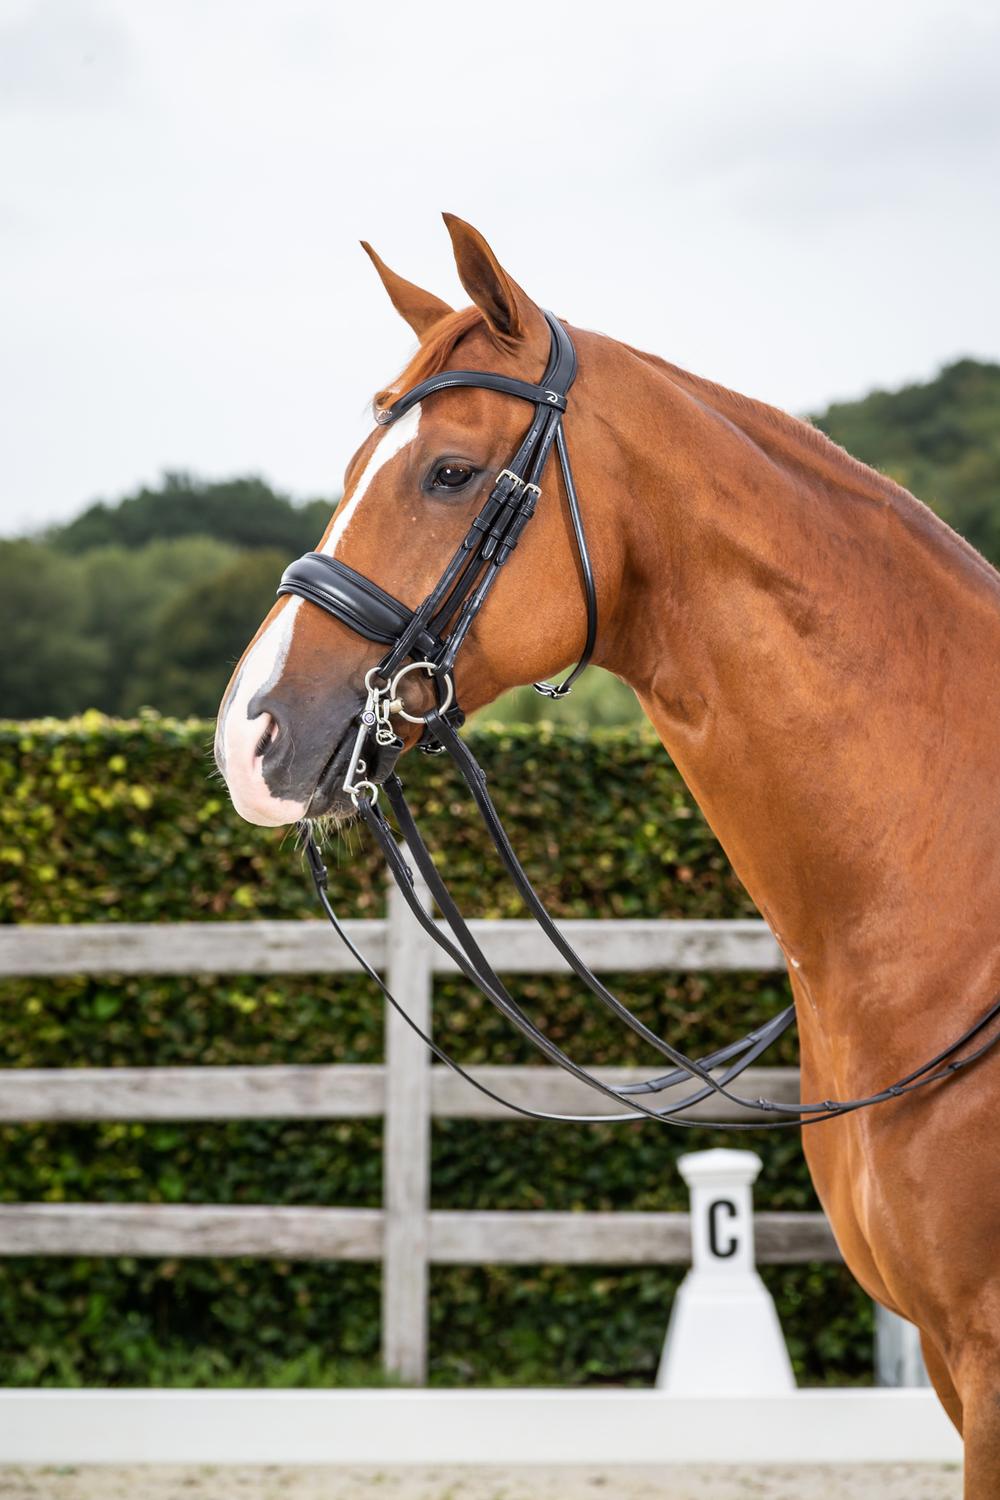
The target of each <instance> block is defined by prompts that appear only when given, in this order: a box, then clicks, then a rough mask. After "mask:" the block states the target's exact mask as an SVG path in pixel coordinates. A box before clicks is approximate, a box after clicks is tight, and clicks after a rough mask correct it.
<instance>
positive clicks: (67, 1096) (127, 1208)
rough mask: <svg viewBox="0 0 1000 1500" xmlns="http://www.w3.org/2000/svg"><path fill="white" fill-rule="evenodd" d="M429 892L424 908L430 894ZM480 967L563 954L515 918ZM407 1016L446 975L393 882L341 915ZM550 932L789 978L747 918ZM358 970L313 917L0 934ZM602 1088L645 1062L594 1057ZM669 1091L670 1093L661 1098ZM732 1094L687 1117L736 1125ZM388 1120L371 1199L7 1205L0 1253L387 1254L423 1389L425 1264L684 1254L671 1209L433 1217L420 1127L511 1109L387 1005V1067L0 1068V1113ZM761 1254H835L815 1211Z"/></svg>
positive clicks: (782, 1084) (168, 969) (768, 939)
mask: <svg viewBox="0 0 1000 1500" xmlns="http://www.w3.org/2000/svg"><path fill="white" fill-rule="evenodd" d="M421 897H422V899H423V900H424V902H425V905H426V904H427V901H428V898H427V893H426V890H423V889H421ZM471 925H472V928H473V931H474V932H475V934H476V938H477V940H478V941H479V943H480V944H481V946H482V948H483V949H484V951H485V953H486V955H487V957H488V959H489V960H490V962H491V963H492V964H493V965H494V966H495V967H496V968H497V969H498V970H499V971H500V972H501V973H506V974H518V973H531V974H541V973H562V972H565V970H566V965H565V963H564V961H563V960H562V959H561V958H560V957H559V955H558V954H557V953H556V952H555V950H554V949H553V948H552V947H551V945H550V944H549V943H548V942H547V940H546V939H545V938H544V936H543V935H542V934H541V933H540V932H539V931H538V929H537V928H536V927H535V925H534V924H533V923H531V922H526V921H502V922H490V921H478V922H474V923H472V924H471ZM346 926H347V928H348V931H349V932H350V934H351V936H352V938H353V939H354V940H355V941H356V942H357V943H358V944H359V945H360V946H361V948H362V949H363V951H364V952H365V953H366V954H367V955H368V956H369V957H370V959H371V960H372V962H373V964H375V965H376V966H377V967H378V968H379V969H381V970H382V971H384V972H386V973H387V976H388V979H389V982H390V984H391V986H392V988H393V990H394V991H395V993H396V994H397V995H398V997H399V999H400V1000H401V1001H402V1003H403V1004H404V1005H405V1006H406V1008H407V1010H408V1011H409V1013H410V1014H411V1015H412V1016H413V1017H414V1019H415V1020H417V1022H418V1023H419V1024H423V1025H424V1027H425V1029H429V1028H430V1025H431V1011H432V992H433V983H434V977H435V976H436V975H439V974H445V973H450V972H454V970H453V966H452V964H451V962H450V960H449V959H448V958H447V957H446V955H444V954H442V953H441V952H440V950H438V949H437V948H435V947H434V945H433V944H432V943H430V941H429V939H428V938H427V937H426V936H425V934H423V933H422V932H421V930H420V929H419V927H418V926H417V924H416V923H415V922H414V921H413V918H412V916H411V914H410V913H409V912H408V911H407V910H406V907H405V904H404V903H403V901H402V898H401V897H400V896H399V894H398V892H396V891H395V889H391V890H390V892H389V899H388V907H387V914H386V917H385V919H384V920H371V921H354V922H348V923H347V924H346ZM560 927H561V928H562V930H563V931H564V932H565V933H566V934H567V936H568V937H569V938H570V940H571V941H572V942H573V943H574V945H575V946H576V947H577V949H578V950H579V951H580V953H581V954H582V955H583V957H584V958H585V959H586V960H587V961H588V963H590V964H591V966H592V967H593V968H594V969H595V970H597V971H599V972H604V973H608V972H614V971H630V972H637V971H642V970H648V971H654V970H668V969H674V970H734V969H742V970H763V971H766V970H781V969H783V968H784V961H783V958H782V955H781V952H780V949H779V948H778V945H777V943H776V942H775V940H774V938H773V936H772V935H771V933H770V931H769V930H768V928H767V927H766V926H765V924H764V923H763V922H759V921H738V922H722V921H712V922H690V921H655V920H654V921H645V920H631V919H629V920H613V921H567V922H562V923H560ZM347 972H351V973H353V972H354V965H353V962H352V960H351V959H350V957H349V955H348V954H347V953H346V952H345V951H344V950H343V949H342V948H341V946H340V945H339V944H338V943H337V942H336V941H335V939H333V937H332V935H331V933H330V931H329V929H328V928H327V926H326V924H325V923H318V922H311V921H309V922H246V923H170V924H144V923H139V924H117V923H116V924H99V923H98V924H91V925H87V926H72V925H66V926H35V927H20V928H9V927H8V928H0V975H3V974H6V975H8V976H15V975H20V976H52V975H69V974H111V975H114V974H190V975H199V974H205V975H212V974H221V973H242V974H248V973H249V974H277V973H281V974H309V973H334V974H337V973H347ZM471 1071H472V1073H473V1076H475V1077H477V1078H479V1079H480V1080H481V1081H482V1082H484V1083H486V1084H487V1085H488V1086H489V1087H490V1088H495V1089H496V1090H497V1091H498V1092H500V1093H502V1094H505V1095H506V1096H507V1097H509V1098H510V1099H511V1100H513V1101H514V1102H516V1103H518V1104H522V1105H525V1106H527V1107H529V1108H540V1109H549V1110H553V1111H556V1112H570V1111H573V1110H575V1109H578V1108H582V1109H584V1110H586V1111H587V1112H589V1113H598V1114H599V1113H605V1112H612V1111H613V1110H614V1109H615V1108H616V1105H615V1103H614V1101H612V1100H608V1099H604V1098H602V1097H601V1096H598V1095H595V1094H593V1093H591V1092H590V1091H589V1090H588V1089H586V1087H585V1086H583V1085H581V1084H579V1083H578V1082H577V1081H576V1080H574V1079H572V1078H570V1077H568V1076H567V1075H566V1074H564V1073H562V1072H561V1071H560V1070H558V1069H554V1068H550V1067H547V1066H526V1067H502V1066H501V1067H478V1068H474V1069H472V1070H471ZM597 1071H598V1073H599V1076H600V1077H602V1078H603V1079H605V1080H607V1081H608V1082H613V1083H626V1082H633V1081H635V1080H636V1079H637V1078H638V1077H639V1076H640V1073H639V1070H637V1069H633V1068H602V1069H599V1070H597ZM743 1087H744V1091H745V1092H746V1093H747V1094H749V1095H751V1096H752V1095H755V1094H761V1093H766V1094H769V1095H771V1096H772V1097H774V1098H778V1099H787V1100H791V1099H794V1098H795V1097H796V1095H797V1090H798V1075H797V1071H796V1070H795V1069H791V1068H755V1069H751V1070H749V1072H748V1073H747V1074H746V1075H745V1078H744V1084H743ZM664 1097H666V1098H669V1095H666V1096H664ZM743 1113H744V1112H743V1111H741V1110H740V1109H739V1108H738V1107H737V1106H733V1105H730V1104H728V1103H727V1102H726V1101H718V1102H717V1103H716V1102H706V1104H704V1105H701V1106H696V1107H695V1108H694V1109H692V1110H691V1111H690V1112H689V1115H690V1117H691V1118H698V1117H699V1116H701V1117H702V1118H705V1117H709V1118H721V1119H726V1120H734V1121H735V1120H738V1119H739V1118H741V1116H742V1115H743ZM363 1116H370V1117H375V1116H384V1117H385V1122H386V1124H385V1139H384V1146H383V1206H382V1208H381V1209H351V1208H287V1207H285V1208H272V1207H267V1206H259V1207H257V1206H254V1207H246V1206H243V1207H228V1206H218V1205H193V1204H103V1203H102V1204H93V1203H18V1204H3V1205H0V1254H3V1255H25V1254H33V1255H34V1254H43V1255H45V1254H48V1255H150V1256H159V1255H165V1256H195V1255H206V1256H242V1255H260V1256H277V1257H289V1258H302V1259H322V1260H374V1259H381V1261H382V1263H383V1277H382V1285H383V1309H382V1314H383V1315H382V1330H383V1332H382V1337H383V1359H384V1362H385V1365H386V1368H387V1370H389V1371H391V1372H392V1373H394V1374H397V1375H399V1376H401V1377H402V1378H404V1379H406V1380H409V1381H412V1382H414V1383H419V1382H421V1381H422V1380H423V1378H424V1374H425V1370H426V1325H427V1286H428V1271H429V1267H430V1266H431V1265H432V1264H458V1263H467V1264H499V1263H507V1264H531V1263H546V1262H554V1263H569V1264H601V1263H603V1264H616V1265H620V1264H665V1263H671V1264H685V1263H687V1261H688V1260H689V1259H690V1223H689V1218H688V1215H687V1214H683V1213H630V1212H621V1213H618V1212H613V1213H545V1212H528V1213H514V1212H510V1213H507V1212H504V1213H501V1212H443V1211H432V1210H431V1209H430V1129H431V1122H432V1120H433V1119H435V1118H444V1117H447V1118H465V1119H494V1118H502V1117H505V1118H509V1116H507V1115H506V1114H505V1111H504V1110H503V1108H502V1107H501V1106H499V1105H497V1104H495V1103H494V1102H493V1101H492V1100H489V1099H487V1098H485V1097H484V1096H483V1095H481V1094H479V1093H477V1092H476V1091H475V1090H473V1089H471V1088H469V1086H468V1085H467V1084H466V1083H465V1082H464V1081H463V1080H461V1079H460V1078H457V1077H456V1076H455V1075H454V1074H453V1073H451V1072H450V1071H449V1070H448V1069H447V1068H444V1067H440V1066H432V1065H431V1063H430V1059H429V1057H428V1054H427V1052H426V1050H425V1049H424V1047H423V1045H422V1044H421V1043H420V1042H419V1041H418V1040H417V1038H416V1037H414V1036H413V1034H412V1033H411V1032H410V1031H409V1029H408V1028H407V1027H406V1025H405V1023H403V1022H402V1021H401V1020H400V1019H399V1017H398V1016H396V1015H395V1013H394V1012H392V1011H389V1012H388V1014H387V1016H386V1048H385V1063H384V1065H380V1066H341V1065H335V1066H322V1067H277V1066H268V1067H226V1068H216V1067H195V1068H176V1067H169V1068H167V1067H165V1068H110V1069H109V1068H79V1069H77V1068H70V1069H34V1068H33V1069H19V1070H7V1071H5V1072H2V1073H0V1120H4V1121H27V1120H32V1121H34V1120H163V1119H172V1120H209V1119H220V1120H222V1119H225V1120H231V1119H262V1118H275V1119H280V1118H294V1119H336V1118H345V1117H363ZM755 1236H756V1243H757V1253H758V1258H759V1259H760V1260H762V1261H772V1262H784V1263H788V1262H796V1261H806V1260H836V1259H839V1255H838V1251H837V1247H836V1244H835V1242H834V1239H833V1235H832V1233H831V1231H830V1228H829V1225H828V1224H827V1221H826V1219H825V1218H824V1216H823V1215H822V1214H809V1213H760V1214H757V1215H756V1217H755Z"/></svg>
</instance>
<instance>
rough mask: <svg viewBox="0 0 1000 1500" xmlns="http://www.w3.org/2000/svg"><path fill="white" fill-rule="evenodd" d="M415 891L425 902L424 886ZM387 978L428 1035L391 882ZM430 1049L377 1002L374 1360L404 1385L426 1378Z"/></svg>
mask: <svg viewBox="0 0 1000 1500" xmlns="http://www.w3.org/2000/svg"><path fill="white" fill-rule="evenodd" d="M416 889H417V894H418V896H419V898H420V900H421V902H422V904H423V905H424V907H425V909H427V910H429V909H430V897H429V894H428V892H427V888H426V886H425V885H424V884H423V883H422V882H421V881H419V880H418V882H417V886H416ZM386 918H387V921H386V927H387V933H386V937H387V949H388V961H387V965H386V973H387V981H388V984H389V988H390V989H391V990H392V993H393V994H394V995H395V996H396V999H397V1000H398V1001H399V1002H400V1004H401V1005H402V1006H403V1007H404V1009H405V1010H406V1012H407V1014H408V1015H410V1016H412V1017H413V1019H414V1021H415V1022H416V1023H417V1025H418V1026H419V1027H420V1028H421V1029H422V1030H423V1031H426V1032H427V1033H428V1034H430V1028H431V986H432V983H433V978H432V974H433V971H432V967H431V954H430V949H431V942H430V939H429V938H428V937H426V936H425V934H424V933H423V932H422V931H421V930H420V927H419V926H418V924H417V922H416V919H415V918H414V916H413V914H412V913H411V912H410V911H409V910H408V909H407V906H406V903H405V901H404V900H403V897H402V896H401V895H400V893H399V891H398V890H397V889H396V886H395V883H394V882H392V881H390V883H389V894H388V901H387V905H386ZM430 1130H431V1072H430V1053H429V1052H428V1050H427V1048H426V1047H425V1046H424V1044H423V1042H421V1041H420V1039H419V1037H417V1036H415V1035H414V1033H413V1032H412V1031H411V1030H410V1028H409V1027H408V1026H407V1024H406V1022H405V1021H404V1020H403V1019H402V1018H401V1017H400V1016H399V1015H397V1014H396V1012H395V1011H394V1010H393V1008H392V1006H390V1005H388V1004H387V1005H386V1007H385V1124H384V1139H383V1146H382V1204H383V1209H384V1215H385V1218H384V1225H385V1229H384V1241H383V1250H382V1363H383V1367H384V1369H385V1370H386V1373H387V1374H391V1375H395V1376H397V1377H398V1378H399V1379H401V1380H405V1381H407V1382H408V1383H409V1384H412V1385H423V1384H424V1382H425V1380H426V1377H427V1293H428V1261H427V1252H428V1226H427V1213H428V1209H429V1206H430Z"/></svg>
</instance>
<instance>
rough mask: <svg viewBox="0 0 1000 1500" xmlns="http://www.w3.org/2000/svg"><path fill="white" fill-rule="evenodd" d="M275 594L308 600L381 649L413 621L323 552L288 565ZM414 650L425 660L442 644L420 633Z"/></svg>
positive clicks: (381, 592) (369, 583)
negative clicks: (292, 595)
mask: <svg viewBox="0 0 1000 1500" xmlns="http://www.w3.org/2000/svg"><path fill="white" fill-rule="evenodd" d="M278 593H279V595H280V594H298V595H299V596H300V598H302V599H308V600H309V603H310V604H315V605H318V607H319V608H320V609H325V610H326V612H327V614H328V615H333V616H334V617H335V618H336V619H338V620H341V621H343V623H344V624H345V625H348V626H350V628H351V630H353V631H355V632H356V633H357V634H358V635H363V636H364V637H365V639H366V640H369V641H377V642H378V643H379V644H380V645H383V646H390V645H392V644H393V642H395V641H397V640H398V639H399V637H400V636H401V635H402V634H403V633H404V631H405V630H406V629H407V627H408V626H409V624H410V622H411V621H412V619H413V613H414V612H413V610H412V609H408V608H407V607H406V605H405V604H400V602H399V600H398V599H394V598H393V596H392V595H391V594H387V593H386V591H385V589H383V588H379V586H378V584H377V583H373V582H372V580H371V579H370V578H365V577H364V575H363V574H362V573H356V572H355V571H354V569H353V568H349V567H348V566H347V564H346V563H342V562H338V561H337V559H336V558H335V557H327V556H326V554H325V553H323V552H307V553H306V554H305V556H304V557H300V558H298V559H297V560H296V561H295V562H293V563H290V564H289V566H288V567H287V568H286V569H285V571H284V573H283V574H282V575H281V583H280V584H279V585H278ZM414 647H415V649H416V650H417V651H418V652H420V653H421V654H422V655H423V656H427V655H429V654H430V653H431V652H436V651H440V649H441V641H440V640H439V639H438V637H437V636H436V635H434V634H433V632H432V631H429V630H423V631H421V632H420V633H419V634H418V635H417V636H416V638H415V640H414Z"/></svg>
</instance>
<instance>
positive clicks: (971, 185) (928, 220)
mask: <svg viewBox="0 0 1000 1500" xmlns="http://www.w3.org/2000/svg"><path fill="white" fill-rule="evenodd" d="M998 63H1000V6H998V5H997V4H996V3H995V0H988V3H987V0H984V3H974V0H948V3H942V4H932V3H927V0H899V3H896V0H865V3H857V0H837V3H836V4H833V5H830V4H823V5H820V4H819V3H818V0H817V3H813V0H791V3H786V0H756V3H753V4H748V3H747V0H735V3H728V0H724V3H720V0H701V3H699V4H696V5H691V4H690V3H688V0H684V3H676V0H666V3H659V4H655V3H643V0H603V3H595V0H574V3H557V0H549V3H547V4H546V3H542V0H500V3H495V4H489V5H487V4H482V3H477V0H461V3H451V0H420V3H415V0H404V3H401V0H378V3H364V0H355V3H352V4H350V5H346V4H341V3H338V0H207V3H206V0H0V162H2V166H0V236H2V255H0V267H2V271H0V276H2V288H0V403H2V404H0V530H2V531H4V532H6V533H11V532H17V531H23V530H26V529H31V528H33V527H37V526H39V525H42V524H44V523H45V522H47V521H50V520H52V519H55V518H58V517H62V516H67V515H69V514H72V513H73V512H74V511H76V510H78V509H80V508H81V507H82V505H83V504H85V503H86V502H87V501H89V500H91V499H93V498H94V497H97V496H103V497H108V498H113V497H115V496H117V495H119V494H121V493H122V492H124V491H126V490H127V489H129V488H130V487H132V486H134V485H135V484H136V483H137V482H139V481H141V480H151V479H154V478H155V477H156V476H157V475H158V473H159V472H160V471H161V470H162V469H163V468H190V469H194V470H196V471H198V472H201V473H203V474H206V475H228V474H234V473H247V472H259V473H263V474H264V475H266V476H267V477H268V478H269V479H270V480H271V481H272V482H273V483H274V484H275V485H277V486H279V487H281V488H284V489H287V490H289V491H291V492H292V493H294V494H296V495H303V496H305V495H314V494H332V493H335V492H336V490H337V488H338V487H339V483H340V478H341V475H342V471H343V467H344V463H345V461H346V459H347V458H348V457H349V455H350V452H351V451H352V449H353V448H354V446H355V445H356V443H357V442H358V441H359V439H360V436H361V435H362V433H363V432H364V431H365V430H366V422H365V417H364V408H365V402H366V400H367V398H368V396H369V395H370V393H371V392H372V391H373V390H374V389H375V388H377V387H378V386H380V385H382V384H384V383H385V382H386V380H387V378H388V377H389V376H390V375H391V374H393V373H394V372H395V371H396V370H397V369H398V367H399V366H400V364H401V363H402V361H403V359H404V357H405V356H406V354H407V352H408V349H409V346H410V335H409V332H408V330H407V329H406V328H405V326H404V325H403V324H402V323H401V322H399V320H398V319H397V318H396V315H395V314H394V313H393V311H392V309H391V307H390V306H389V303H388V301H387V300H386V298H385V294H384V293H383V291H382V289H381V286H380V285H379V283H378V281H377V279H376V277H375V275H374V272H373V270H372V268H371V267H370V265H369V263H368V261H367V260H366V258H365V256H364V255H363V253H362V252H361V250H360V249H359V248H358V245H357V241H358V239H359V238H361V237H364V238H367V239H370V240H371V241H372V242H373V243H374V245H375V246H376V248H377V249H378V250H379V251H380V252H381V253H382V254H383V255H384V257H385V258H386V259H387V260H388V261H389V263H390V264H391V265H393V266H394V267H395V268H396V269H397V270H399V271H401V272H402V273H403V274H404V275H406V276H407V277H409V278H410V279H411V280H416V281H421V282H423V283H424V284H425V285H427V286H429V287H431V288H432V289H433V290H435V291H436V292H438V294H439V295H441V296H444V297H446V298H447V299H448V300H449V301H452V300H454V301H456V302H458V301H460V292H459V289H458V286H457V282H456V279H455V273H454V266H453V263H452V261H451V257H450V248H449V242H448V239H447V235H446V233H445V230H444V227H443V225H442V224H441V222H440V219H439V217H438V214H439V211H440V210H441V209H448V210H450V211H452V212H454V213H457V214H460V215H461V216H462V217H464V218H467V219H470V220H471V221H472V222H473V223H474V224H476V225H477V226H478V227H479V228H480V229H481V230H482V231H483V232H484V233H485V234H486V236H487V238H488V239H489V240H490V241H491V242H492V244H493V247H494V249H495V250H496V251H497V253H498V254H499V255H500V257H501V259H502V260H503V261H504V263H505V264H506V265H507V266H508V267H509V269H510V270H511V272H512V273H513V274H514V275H515V276H516V278H517V279H518V280H519V281H520V282H521V283H522V284H523V285H524V286H525V287H526V288H527V290H528V291H529V292H531V294H532V295H533V296H534V297H536V298H537V299H538V300H539V301H540V302H542V303H543V304H546V305H549V306H551V307H553V308H554V309H555V310H556V311H558V312H559V313H560V314H561V315H563V316H565V317H568V318H569V319H570V320H571V321H573V322H576V323H579V324H582V325H584V326H587V327H593V328H600V329H602V330H604V331H605V332H607V333H611V334H615V335H618V336H620V337H622V338H625V339H627V340H628V341H629V342H630V343H635V344H638V345H640V346H641V347H644V348H647V349H650V350H653V351H655V352H656V353H659V354H662V355H664V356H666V357H667V358H669V359H671V360H674V361H676V362H677V363H679V364H682V365H685V366H687V367H688V368H690V369H694V370H696V371H698V372H699V373H701V374H705V375H709V376H711V377H713V378H715V379H717V380H721V381H723V382H725V383H726V384H729V385H733V386H735V387H736V388H737V389H740V390H744V391H746V392H747V393H749V394H750V395H755V396H760V397H763V398H765V399H767V400H770V401H773V402H776V403H778V404H779V405H782V406H785V407H788V408H790V409H791V410H794V411H804V410H810V409H814V408H816V407H818V406H821V405H823V404H825V403H826V402H827V401H828V400H830V399H831V398H835V397H849V396H854V395H859V394H862V393H863V392H865V391H866V390H868V389H870V388H871V387H872V386H874V385H890V386H891V385H895V384H898V383H901V382H904V381H906V380H909V379H915V378H916V379H919V378H924V377H927V376H929V375H930V374H932V373H933V371H934V370H935V369H936V368H937V367H938V366H939V365H940V364H941V363H943V362H945V361H947V360H950V359H953V358H954V357H956V356H957V355H961V354H974V355H979V356H982V357H987V358H997V357H1000V311H998V296H997V282H998V273H997V264H998V253H997V247H998V242H1000V235H998V229H1000V211H998V184H1000V170H998V168H1000V150H998V146H1000V90H998V84H997V80H998Z"/></svg>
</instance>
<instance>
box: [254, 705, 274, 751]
mask: <svg viewBox="0 0 1000 1500" xmlns="http://www.w3.org/2000/svg"><path fill="white" fill-rule="evenodd" d="M277 738H278V721H277V719H274V718H272V717H271V715H270V714H268V716H267V723H266V724H265V725H264V730H263V733H262V734H261V737H260V739H259V740H258V741H257V745H256V748H255V749H254V752H253V753H254V759H255V760H256V759H257V758H258V757H259V756H261V755H265V754H266V753H267V751H268V749H269V747H270V746H271V745H273V744H274V741H275V740H276V739H277Z"/></svg>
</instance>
